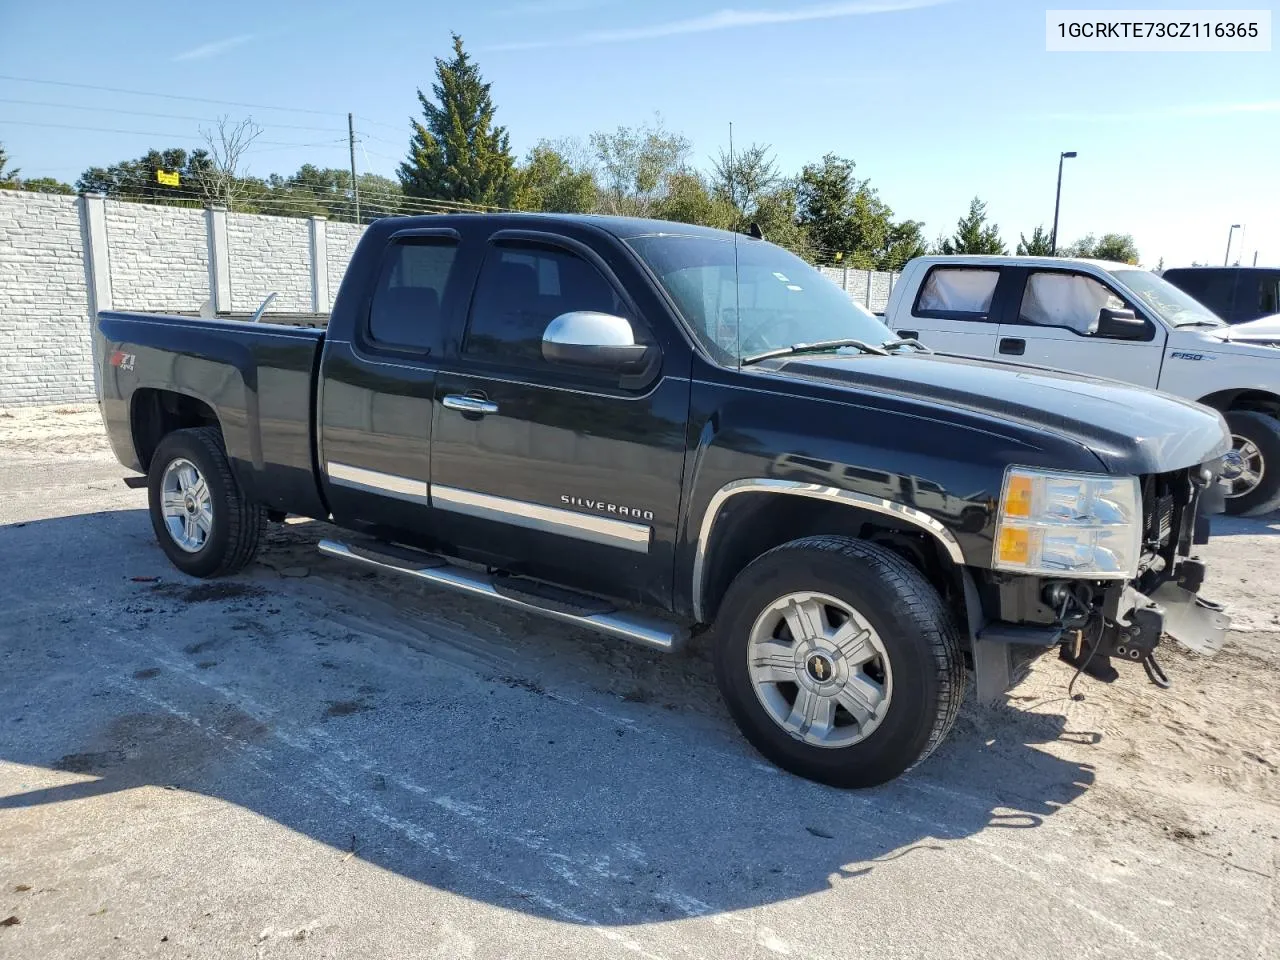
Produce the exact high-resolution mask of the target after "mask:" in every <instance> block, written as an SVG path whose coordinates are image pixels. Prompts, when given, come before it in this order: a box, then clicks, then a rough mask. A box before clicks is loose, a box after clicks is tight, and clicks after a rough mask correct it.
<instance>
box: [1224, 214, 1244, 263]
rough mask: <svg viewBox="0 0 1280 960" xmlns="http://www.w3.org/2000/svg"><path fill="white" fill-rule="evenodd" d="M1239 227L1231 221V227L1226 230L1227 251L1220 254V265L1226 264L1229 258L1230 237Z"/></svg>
mask: <svg viewBox="0 0 1280 960" xmlns="http://www.w3.org/2000/svg"><path fill="white" fill-rule="evenodd" d="M1239 229H1240V224H1238V223H1233V224H1232V225H1231V229H1230V230H1228V231H1227V252H1226V253H1224V254H1223V255H1222V265H1223V266H1224V267H1225V266H1226V265H1227V261H1228V260H1230V259H1231V237H1232V235H1233V234H1235V232H1236V231H1237V230H1239Z"/></svg>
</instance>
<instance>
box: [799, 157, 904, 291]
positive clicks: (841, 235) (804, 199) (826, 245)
mask: <svg viewBox="0 0 1280 960" xmlns="http://www.w3.org/2000/svg"><path fill="white" fill-rule="evenodd" d="M854 167H855V164H854V162H853V161H852V160H849V159H847V158H845V157H839V156H836V155H835V154H833V153H829V154H827V155H826V156H824V157H823V158H822V161H821V162H820V163H810V164H806V165H805V167H804V169H803V170H801V171H800V179H799V182H798V184H797V187H796V200H797V213H796V222H797V224H798V225H799V226H800V227H802V228H803V229H804V230H805V231H806V232H807V235H808V240H809V241H810V242H811V243H812V245H813V247H814V250H815V254H816V259H817V260H818V261H819V262H823V263H841V264H847V265H849V266H856V267H860V268H863V269H893V268H897V267H900V266H902V264H903V263H905V262H906V261H907V260H909V259H911V258H912V257H915V256H919V255H920V254H921V253H923V252H924V249H925V244H924V238H923V234H922V233H921V229H922V228H923V226H924V225H923V224H922V223H920V222H919V221H916V220H903V221H901V222H895V221H894V219H893V210H892V208H890V206H889V205H888V204H887V203H885V202H884V201H883V200H882V199H881V198H880V193H879V191H878V190H876V189H875V188H874V187H872V186H871V183H870V181H869V180H865V179H859V178H858V177H857V176H856V175H855V173H854Z"/></svg>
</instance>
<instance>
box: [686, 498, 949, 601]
mask: <svg viewBox="0 0 1280 960" xmlns="http://www.w3.org/2000/svg"><path fill="white" fill-rule="evenodd" d="M743 493H767V494H772V495H775V496H793V497H807V498H809V499H811V500H825V501H827V502H828V503H836V504H842V505H844V506H850V507H858V508H860V509H863V510H869V511H871V512H873V513H879V514H882V515H884V516H888V517H894V518H896V519H899V520H905V521H906V522H907V523H910V524H912V525H914V526H916V527H919V528H920V529H921V530H923V531H924V532H925V533H928V534H929V535H931V536H932V537H933V538H934V540H936V541H937V542H938V544H939V546H940V547H941V548H942V550H943V551H944V552H945V553H946V555H947V556H948V557H950V558H951V561H952V562H953V563H955V564H956V565H957V566H963V565H964V562H965V561H964V553H963V552H962V551H961V549H960V543H959V541H958V540H956V538H955V535H954V534H953V533H952V532H951V531H950V530H948V529H947V528H946V527H945V526H944V525H943V524H942V523H941V522H939V521H938V520H936V519H934V518H933V517H931V516H929V514H927V513H925V512H924V511H922V510H917V509H915V508H914V507H908V506H906V505H905V504H901V503H895V502H894V501H892V500H884V499H881V498H879V497H871V496H867V495H866V494H861V493H855V492H853V491H852V490H841V489H839V488H838V487H829V486H824V485H823V484H819V483H804V482H801V481H798V480H778V479H774V478H765V477H752V478H746V479H742V480H734V481H732V482H730V483H726V484H725V485H724V486H723V487H721V488H720V489H719V490H717V491H716V492H715V494H713V495H712V497H711V500H710V502H709V503H708V504H707V509H706V512H705V513H704V514H703V515H702V525H701V527H700V528H699V530H698V539H697V542H696V544H695V546H694V554H693V616H694V619H695V620H696V621H697V622H699V623H704V622H706V621H705V614H706V598H705V595H704V593H705V589H706V575H707V559H708V555H709V548H710V545H711V535H712V534H713V533H714V532H715V525H716V521H717V520H718V519H719V518H720V514H721V513H722V512H723V511H724V507H725V504H726V503H727V502H728V501H729V500H730V499H731V498H732V497H735V496H737V495H739V494H743Z"/></svg>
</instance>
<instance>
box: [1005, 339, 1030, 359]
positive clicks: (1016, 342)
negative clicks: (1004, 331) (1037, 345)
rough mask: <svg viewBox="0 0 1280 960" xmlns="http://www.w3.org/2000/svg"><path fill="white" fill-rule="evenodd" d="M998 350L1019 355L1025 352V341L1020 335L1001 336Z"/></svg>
mask: <svg viewBox="0 0 1280 960" xmlns="http://www.w3.org/2000/svg"><path fill="white" fill-rule="evenodd" d="M1000 352H1001V353H1009V354H1012V355H1013V356H1015V357H1020V356H1022V355H1023V354H1024V353H1026V352H1027V341H1025V340H1023V339H1022V338H1021V337H1001V338H1000Z"/></svg>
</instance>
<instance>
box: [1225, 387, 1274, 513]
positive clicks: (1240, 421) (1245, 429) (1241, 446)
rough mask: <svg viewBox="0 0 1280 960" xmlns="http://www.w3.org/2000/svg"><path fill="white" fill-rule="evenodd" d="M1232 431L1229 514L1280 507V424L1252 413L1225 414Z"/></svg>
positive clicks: (1226, 471)
mask: <svg viewBox="0 0 1280 960" xmlns="http://www.w3.org/2000/svg"><path fill="white" fill-rule="evenodd" d="M1222 416H1223V417H1224V418H1225V419H1226V421H1227V426H1228V427H1229V428H1230V429H1231V447H1232V449H1231V453H1230V454H1228V455H1227V465H1226V470H1225V476H1226V477H1227V479H1228V480H1230V481H1231V489H1230V490H1229V491H1228V492H1227V504H1226V506H1227V513H1233V514H1237V515H1243V514H1260V513H1267V512H1269V511H1271V510H1274V509H1275V508H1276V507H1280V421H1278V420H1276V418H1275V417H1272V416H1270V415H1268V414H1265V413H1256V412H1254V411H1252V410H1230V411H1228V412H1227V413H1224V414H1223V415H1222Z"/></svg>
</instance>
